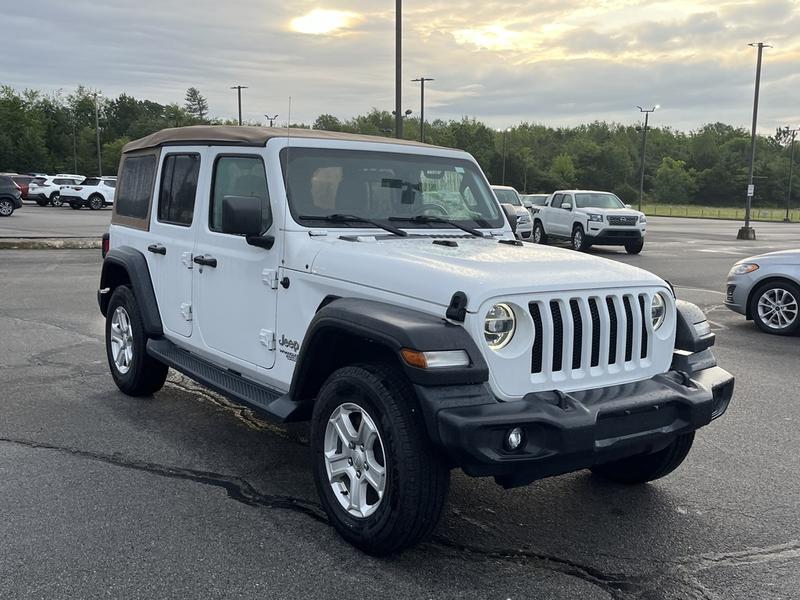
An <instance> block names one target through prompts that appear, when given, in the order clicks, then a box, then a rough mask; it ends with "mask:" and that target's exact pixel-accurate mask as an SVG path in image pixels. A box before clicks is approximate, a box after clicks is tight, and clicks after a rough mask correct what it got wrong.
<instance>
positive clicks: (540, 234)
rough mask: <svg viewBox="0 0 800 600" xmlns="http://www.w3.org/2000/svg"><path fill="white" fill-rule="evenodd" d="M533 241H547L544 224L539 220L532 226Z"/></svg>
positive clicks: (539, 242)
mask: <svg viewBox="0 0 800 600" xmlns="http://www.w3.org/2000/svg"><path fill="white" fill-rule="evenodd" d="M533 241H534V243H536V244H546V243H547V233H545V230H544V226H543V225H542V224H541V222H540V221H536V224H535V225H534V226H533Z"/></svg>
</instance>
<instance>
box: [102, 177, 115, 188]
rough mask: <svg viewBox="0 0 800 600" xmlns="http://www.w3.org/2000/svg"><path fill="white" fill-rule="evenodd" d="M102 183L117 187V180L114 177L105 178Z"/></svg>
mask: <svg viewBox="0 0 800 600" xmlns="http://www.w3.org/2000/svg"><path fill="white" fill-rule="evenodd" d="M103 183H105V184H106V185H107V186H108V187H110V188H116V187H117V180H116V179H106V180H105V181H104V182H103Z"/></svg>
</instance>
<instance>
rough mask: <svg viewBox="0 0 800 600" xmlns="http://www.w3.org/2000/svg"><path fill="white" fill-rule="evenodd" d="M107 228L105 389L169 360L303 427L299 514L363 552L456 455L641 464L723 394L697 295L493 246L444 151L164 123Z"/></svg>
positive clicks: (442, 476)
mask: <svg viewBox="0 0 800 600" xmlns="http://www.w3.org/2000/svg"><path fill="white" fill-rule="evenodd" d="M162 173H169V174H170V175H169V176H163V177H162ZM174 173H181V177H173V176H172V175H171V174H174ZM578 201H580V199H578ZM108 235H109V238H108V243H107V246H108V252H107V254H106V256H105V259H104V262H103V269H102V274H101V281H100V287H99V292H98V300H99V303H100V310H101V312H102V314H103V315H104V316H105V319H106V326H105V332H106V349H107V355H108V363H109V367H110V370H111V376H112V377H113V378H114V381H115V382H116V384H117V386H118V387H119V389H121V390H122V391H123V392H125V393H126V394H129V395H131V396H145V395H148V394H152V393H154V392H157V391H158V390H159V389H160V388H161V387H162V385H163V384H164V381H165V379H166V377H167V370H168V368H169V367H172V368H174V369H177V370H178V371H181V372H182V373H184V374H186V375H188V376H189V377H192V378H194V379H196V380H197V381H199V382H201V383H202V384H204V385H206V386H208V387H209V388H212V389H214V390H216V391H218V392H220V393H223V394H225V395H227V396H228V397H230V398H231V399H232V400H233V401H235V402H238V403H241V404H243V405H246V406H248V407H250V408H252V409H254V410H257V411H259V412H260V413H262V414H264V415H266V416H269V417H271V418H273V419H275V420H277V421H280V422H291V421H310V422H311V450H310V451H311V455H312V464H313V474H314V479H315V482H316V486H317V491H318V493H319V497H320V501H321V503H322V506H323V507H324V509H325V511H326V513H327V514H328V517H329V519H330V522H331V523H332V524H333V526H334V527H335V528H336V529H337V530H338V532H339V533H340V534H341V535H342V537H344V538H345V539H347V540H348V541H349V542H351V543H352V544H354V545H356V546H358V547H359V548H361V549H362V550H364V551H365V552H369V553H371V554H376V555H384V554H390V553H394V552H398V551H401V550H403V549H404V548H408V547H410V546H412V545H414V544H417V543H418V542H420V541H421V540H423V539H424V538H425V537H426V536H428V535H429V534H430V533H431V532H432V531H433V529H434V528H435V527H436V524H437V523H438V521H439V518H440V516H441V514H442V511H443V509H444V506H445V501H446V497H447V490H448V485H449V478H450V470H451V469H453V468H455V467H459V468H461V469H463V471H464V472H465V473H467V474H468V475H472V476H476V477H483V476H491V477H494V478H495V480H496V481H497V482H498V483H499V484H501V485H503V486H505V487H513V486H520V485H526V484H528V483H530V482H532V481H535V480H537V479H541V478H543V477H549V476H553V475H559V474H562V473H567V472H570V471H575V470H579V469H587V468H588V469H591V470H592V471H593V472H594V473H595V474H597V475H598V476H602V477H606V478H608V479H611V480H613V481H620V482H625V483H645V482H648V481H652V480H654V479H657V478H659V477H663V476H664V475H666V474H668V473H670V472H671V471H673V470H674V469H675V468H677V467H678V466H679V465H680V464H681V462H683V460H684V459H685V458H686V455H687V454H688V453H689V450H690V449H691V446H692V441H693V439H694V436H695V431H696V430H697V429H699V428H701V427H703V426H705V425H708V424H709V423H710V422H711V421H712V420H713V419H716V418H717V417H719V416H721V415H722V414H723V413H724V412H725V410H726V409H727V407H728V404H729V402H730V400H731V397H732V395H733V377H732V376H731V375H730V374H728V373H727V372H726V371H724V370H723V369H721V368H720V367H718V366H717V363H716V359H715V358H714V355H713V354H712V352H711V346H713V344H714V334H713V333H712V332H711V330H710V327H709V326H708V321H706V318H705V316H704V315H703V313H702V311H701V310H700V309H699V308H697V307H696V306H694V305H692V304H689V303H687V302H683V301H681V300H678V299H676V298H675V295H674V293H673V290H672V289H671V288H670V286H669V284H667V282H665V281H664V280H662V279H660V278H658V277H656V276H655V275H652V274H651V273H648V272H646V271H643V270H641V269H638V268H635V267H631V266H627V265H624V264H621V263H618V262H612V261H609V260H605V259H602V258H598V257H594V256H590V255H586V254H580V253H576V252H573V251H571V250H567V249H564V248H552V247H547V246H541V245H534V244H522V243H521V242H516V243H515V242H513V232H512V228H511V226H510V224H509V222H508V220H507V218H506V216H505V212H504V210H503V209H501V207H500V205H499V204H498V201H497V198H496V197H495V195H494V193H493V192H492V190H491V188H490V187H489V183H488V182H487V180H486V177H485V176H484V174H483V173H482V172H481V170H480V168H479V166H478V164H477V162H476V161H475V159H474V158H472V156H470V155H469V154H467V153H466V152H462V151H458V150H451V149H445V148H438V147H434V146H427V145H423V144H418V143H415V142H408V141H401V140H393V139H387V138H370V137H366V136H360V135H349V134H342V133H331V132H326V131H314V130H306V129H290V130H287V129H269V128H257V127H207V126H197V127H185V128H180V129H167V130H164V131H161V132H158V133H155V134H153V135H150V136H148V137H146V138H143V139H140V140H136V141H134V142H131V143H129V144H128V145H127V146H125V148H124V150H123V153H122V159H121V163H120V168H119V179H118V181H117V191H116V198H115V203H114V211H113V216H112V220H111V227H110V229H109V234H108ZM290 279H291V285H289V283H288V282H289V280H290ZM279 282H285V284H284V285H279ZM278 324H280V329H281V333H280V334H277V333H276V331H277V326H278Z"/></svg>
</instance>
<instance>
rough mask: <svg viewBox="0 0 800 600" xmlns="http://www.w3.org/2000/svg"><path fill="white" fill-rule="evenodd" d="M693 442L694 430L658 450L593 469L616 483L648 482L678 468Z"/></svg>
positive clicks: (596, 473) (596, 466)
mask: <svg viewBox="0 0 800 600" xmlns="http://www.w3.org/2000/svg"><path fill="white" fill-rule="evenodd" d="M693 442H694V431H692V432H690V433H686V434H684V435H681V436H678V437H677V438H675V439H674V440H673V441H672V442H671V443H670V445H669V446H667V447H666V448H664V449H663V450H659V451H658V452H653V453H652V454H639V455H637V456H630V457H628V458H623V459H621V460H615V461H613V462H609V463H605V464H602V465H595V466H593V467H592V468H591V470H592V473H594V474H595V475H598V476H600V477H603V478H604V479H608V480H610V481H613V482H615V483H626V484H636V483H647V482H648V481H653V480H655V479H660V478H661V477H664V476H665V475H669V474H670V473H672V472H673V471H674V470H675V469H677V468H678V467H679V466H680V464H681V463H682V462H683V461H684V459H685V458H686V456H687V455H688V454H689V450H691V449H692V443H693Z"/></svg>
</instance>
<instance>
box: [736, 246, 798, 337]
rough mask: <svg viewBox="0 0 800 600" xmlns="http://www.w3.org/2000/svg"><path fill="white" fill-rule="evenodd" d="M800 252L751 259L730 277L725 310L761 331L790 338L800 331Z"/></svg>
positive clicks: (747, 259)
mask: <svg viewBox="0 0 800 600" xmlns="http://www.w3.org/2000/svg"><path fill="white" fill-rule="evenodd" d="M799 304H800V250H783V251H781V252H770V253H768V254H761V255H759V256H751V257H750V258H745V259H744V260H740V261H739V262H738V263H736V264H735V265H733V268H732V269H731V271H730V273H728V289H727V293H726V296H725V306H727V307H728V308H730V309H731V310H733V311H736V312H738V313H740V314H743V315H745V316H746V317H747V319H748V320H753V321H754V322H755V324H756V325H757V326H758V328H759V329H761V330H762V331H765V332H767V333H774V334H777V335H791V334H793V333H796V332H797V331H798V330H799V329H800V317H798V305H799Z"/></svg>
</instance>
